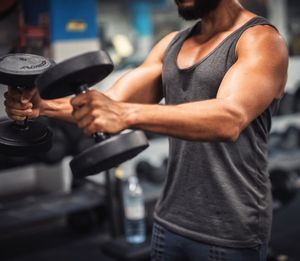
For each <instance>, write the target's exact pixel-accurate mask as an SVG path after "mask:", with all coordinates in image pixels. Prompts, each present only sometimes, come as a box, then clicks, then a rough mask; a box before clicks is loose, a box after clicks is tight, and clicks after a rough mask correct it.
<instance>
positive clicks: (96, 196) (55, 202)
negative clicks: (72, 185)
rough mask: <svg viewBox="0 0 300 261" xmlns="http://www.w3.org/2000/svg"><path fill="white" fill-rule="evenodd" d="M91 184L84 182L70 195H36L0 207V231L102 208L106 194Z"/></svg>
mask: <svg viewBox="0 0 300 261" xmlns="http://www.w3.org/2000/svg"><path fill="white" fill-rule="evenodd" d="M101 188H102V186H99V185H97V184H95V183H93V182H84V183H83V184H82V186H79V187H78V188H76V189H73V190H72V192H70V193H62V192H61V193H51V194H38V195H35V196H29V197H25V198H23V199H22V200H20V199H17V200H14V201H10V202H5V203H4V202H2V203H0V220H1V222H0V231H1V232H5V231H7V232H9V231H11V230H14V229H17V228H24V227H26V226H27V225H31V224H35V223H36V222H41V221H46V220H51V219H55V218H58V217H65V216H67V215H68V214H72V213H76V212H78V211H83V210H90V209H94V208H96V207H98V206H100V205H101V206H103V205H104V204H105V190H103V189H101Z"/></svg>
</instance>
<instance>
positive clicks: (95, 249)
mask: <svg viewBox="0 0 300 261" xmlns="http://www.w3.org/2000/svg"><path fill="white" fill-rule="evenodd" d="M108 239H109V237H108V234H107V233H104V232H103V231H102V230H100V229H99V230H96V231H93V232H90V233H88V234H77V233H75V232H72V231H70V230H69V229H67V228H66V226H65V223H64V221H63V220H56V221H51V222H47V223H44V224H39V225H36V226H34V227H30V228H28V229H24V230H23V231H15V232H14V233H11V234H9V235H5V236H4V235H2V236H1V239H0V249H1V251H0V260H1V261H29V260H30V261H53V260H56V261H84V260H88V261H94V260H95V261H96V260H97V261H99V260H101V261H111V260H113V259H111V258H109V257H106V256H105V255H104V254H103V253H102V252H101V244H102V243H103V242H105V241H106V240H108Z"/></svg>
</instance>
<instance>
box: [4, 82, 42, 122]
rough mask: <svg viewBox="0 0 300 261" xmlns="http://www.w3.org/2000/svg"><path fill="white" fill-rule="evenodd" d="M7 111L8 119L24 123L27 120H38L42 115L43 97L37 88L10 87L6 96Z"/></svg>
mask: <svg viewBox="0 0 300 261" xmlns="http://www.w3.org/2000/svg"><path fill="white" fill-rule="evenodd" d="M4 97H5V101H4V105H5V109H6V113H7V115H8V117H10V118H11V119H13V120H15V121H23V120H25V119H26V118H37V117H38V116H39V115H40V104H41V101H42V99H41V97H40V96H39V93H38V91H37V89H36V88H33V89H30V90H29V89H24V90H22V91H20V90H19V89H17V88H13V87H8V91H7V92H6V93H5V94H4Z"/></svg>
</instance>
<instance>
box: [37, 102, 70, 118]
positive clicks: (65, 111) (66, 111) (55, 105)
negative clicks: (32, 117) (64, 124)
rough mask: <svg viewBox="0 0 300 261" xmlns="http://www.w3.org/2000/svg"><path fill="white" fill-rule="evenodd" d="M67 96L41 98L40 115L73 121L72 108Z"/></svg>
mask: <svg viewBox="0 0 300 261" xmlns="http://www.w3.org/2000/svg"><path fill="white" fill-rule="evenodd" d="M70 99H71V98H69V97H66V98H61V99H53V100H42V102H41V106H40V107H41V108H40V116H46V117H50V118H55V119H59V120H64V121H68V122H71V123H74V122H75V121H74V118H73V116H72V111H73V108H72V106H71V104H70Z"/></svg>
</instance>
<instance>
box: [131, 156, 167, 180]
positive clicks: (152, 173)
mask: <svg viewBox="0 0 300 261" xmlns="http://www.w3.org/2000/svg"><path fill="white" fill-rule="evenodd" d="M167 165H168V159H167V158H165V159H164V160H163V162H162V164H161V166H159V167H156V166H154V165H152V164H151V163H150V162H149V161H147V160H140V161H139V162H138V163H137V164H136V166H135V171H136V173H137V175H138V177H139V178H141V179H144V180H147V181H149V182H151V183H153V184H161V183H163V182H164V180H165V179H166V175H167Z"/></svg>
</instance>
